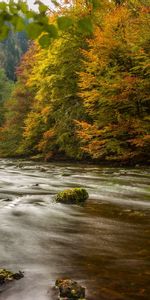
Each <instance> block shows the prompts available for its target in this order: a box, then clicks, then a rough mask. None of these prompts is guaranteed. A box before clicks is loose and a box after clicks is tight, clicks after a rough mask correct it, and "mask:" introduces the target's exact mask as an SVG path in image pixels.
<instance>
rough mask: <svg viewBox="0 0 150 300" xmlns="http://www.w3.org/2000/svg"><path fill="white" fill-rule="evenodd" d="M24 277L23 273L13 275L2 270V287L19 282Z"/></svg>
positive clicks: (0, 281)
mask: <svg viewBox="0 0 150 300" xmlns="http://www.w3.org/2000/svg"><path fill="white" fill-rule="evenodd" d="M23 277H24V275H23V273H22V272H21V271H19V272H18V273H13V272H11V271H8V270H5V269H0V285H3V284H5V283H8V282H10V281H13V280H19V279H21V278H23Z"/></svg>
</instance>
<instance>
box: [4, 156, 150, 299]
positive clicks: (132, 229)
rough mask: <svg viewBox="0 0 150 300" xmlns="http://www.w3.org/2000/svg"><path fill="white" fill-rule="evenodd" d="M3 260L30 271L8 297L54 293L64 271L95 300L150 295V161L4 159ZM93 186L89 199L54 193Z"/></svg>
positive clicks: (10, 289) (9, 288)
mask: <svg viewBox="0 0 150 300" xmlns="http://www.w3.org/2000/svg"><path fill="white" fill-rule="evenodd" d="M0 179H1V180H0V267H1V268H7V269H11V270H13V271H18V270H19V269H20V270H23V271H24V272H25V277H24V278H23V279H22V280H20V281H17V282H16V283H15V284H14V285H9V286H7V289H4V290H3V291H2V292H1V293H0V299H1V300H7V299H8V300H20V299H22V300H33V299H36V300H46V299H49V300H53V299H55V296H54V295H53V290H52V288H51V287H52V286H53V285H54V282H55V280H56V278H58V277H71V278H73V279H76V280H78V281H79V282H81V283H82V284H83V285H84V286H86V288H87V299H88V300H117V299H118V300H119V299H120V300H121V299H123V300H128V299H129V300H130V299H132V300H136V299H137V300H138V299H139V300H140V299H143V300H144V299H145V300H148V299H149V291H148V287H149V284H148V283H149V277H150V268H149V267H150V264H149V261H150V260H149V249H150V247H149V246H150V245H149V236H150V226H149V225H150V222H149V212H150V202H149V199H150V188H149V183H150V174H149V169H148V168H147V169H140V168H135V169H123V168H106V167H105V168H102V167H96V166H89V165H87V166H85V165H82V166H81V165H73V164H65V165H64V164H52V163H34V162H30V161H20V160H19V161H17V160H1V161H0ZM74 186H83V187H85V188H87V190H88V192H89V195H90V199H89V200H88V201H87V203H86V204H85V205H84V206H83V207H79V206H75V205H74V206H65V205H61V204H57V203H55V201H54V195H55V194H56V193H57V192H58V191H60V190H62V189H64V188H68V187H74Z"/></svg>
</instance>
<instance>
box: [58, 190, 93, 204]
mask: <svg viewBox="0 0 150 300" xmlns="http://www.w3.org/2000/svg"><path fill="white" fill-rule="evenodd" d="M88 197H89V195H88V193H87V191H86V190H85V189H83V188H72V189H67V190H64V191H62V192H60V193H58V194H57V196H56V201H57V202H61V203H64V204H65V203H66V204H80V203H83V202H84V201H85V200H86V199H88Z"/></svg>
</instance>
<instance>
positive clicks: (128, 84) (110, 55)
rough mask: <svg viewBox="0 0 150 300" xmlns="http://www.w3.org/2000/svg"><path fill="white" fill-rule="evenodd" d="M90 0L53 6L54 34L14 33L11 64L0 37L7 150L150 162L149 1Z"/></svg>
mask: <svg viewBox="0 0 150 300" xmlns="http://www.w3.org/2000/svg"><path fill="white" fill-rule="evenodd" d="M54 2H55V1H54ZM87 2H88V3H87ZM89 2H90V1H71V5H67V1H66V6H63V7H61V9H56V10H54V11H53V12H50V13H49V16H48V18H49V22H50V24H51V25H50V26H53V24H54V25H55V27H54V26H53V27H51V29H53V35H56V36H55V38H53V39H52V38H51V39H47V36H46V34H45V33H40V36H39V37H36V39H33V40H32V38H30V39H29V40H28V41H27V38H26V36H25V33H22V36H21V33H18V34H17V35H15V46H14V48H13V49H14V51H17V52H15V53H16V56H15V57H16V59H14V61H13V63H14V65H13V66H12V63H11V62H10V61H9V60H8V59H7V65H6V64H5V63H4V59H3V57H6V48H7V49H8V48H9V49H12V46H11V44H12V40H13V41H14V38H13V36H14V34H13V33H11V38H10V36H9V38H8V37H7V38H6V40H5V41H2V42H1V46H0V62H1V63H0V67H1V69H0V126H1V127H0V156H1V157H30V158H39V159H42V160H46V161H49V160H52V159H55V160H57V159H58V160H67V159H68V160H79V161H82V160H84V161H85V160H87V161H93V162H95V161H96V162H101V163H103V162H108V163H112V162H118V163H122V164H125V165H126V164H127V165H128V164H133V163H134V164H137V163H149V162H150V152H149V149H150V148H149V147H150V96H149V91H150V36H149V32H150V22H149V21H150V6H149V1H138V0H137V1H107V0H102V1H95V9H94V10H92V5H93V4H90V3H89ZM91 3H94V2H93V1H92V2H91ZM0 9H1V8H0ZM58 16H60V18H59V19H58ZM63 18H64V19H63ZM29 25H31V24H29ZM54 28H57V31H56V32H55V34H54V31H55V29H54ZM30 29H31V26H30ZM34 29H35V28H34V26H33V31H34ZM19 34H20V35H19ZM16 36H17V38H16ZM18 36H21V37H22V38H21V39H20V41H22V42H20V44H19V45H20V46H18ZM8 40H9V43H10V46H9V47H7V45H8ZM16 49H17V50H16ZM23 53H24V54H23ZM7 57H8V58H9V59H11V55H10V53H9V51H8V54H7ZM13 57H14V56H13Z"/></svg>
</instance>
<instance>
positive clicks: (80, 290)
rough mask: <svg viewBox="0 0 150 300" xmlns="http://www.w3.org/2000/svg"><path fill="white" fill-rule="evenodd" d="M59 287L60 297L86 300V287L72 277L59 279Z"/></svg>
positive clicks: (71, 299) (57, 285) (69, 299)
mask: <svg viewBox="0 0 150 300" xmlns="http://www.w3.org/2000/svg"><path fill="white" fill-rule="evenodd" d="M55 285H56V287H57V288H58V289H59V299H65V300H85V288H84V287H83V286H81V285H80V284H79V283H77V282H76V281H74V280H72V279H57V280H56V283H55Z"/></svg>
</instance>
